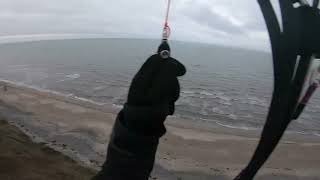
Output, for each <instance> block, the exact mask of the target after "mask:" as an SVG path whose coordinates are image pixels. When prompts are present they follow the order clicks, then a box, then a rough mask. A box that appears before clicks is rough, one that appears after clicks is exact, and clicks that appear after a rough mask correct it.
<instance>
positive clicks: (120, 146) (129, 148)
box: [92, 111, 159, 180]
mask: <svg viewBox="0 0 320 180" xmlns="http://www.w3.org/2000/svg"><path fill="white" fill-rule="evenodd" d="M123 118H124V113H123V111H121V112H120V113H119V115H118V118H117V120H116V123H115V125H114V128H113V133H112V135H111V140H110V143H109V146H108V151H107V159H106V161H105V163H104V165H103V167H102V170H101V171H100V172H99V173H98V174H97V175H96V176H95V177H94V178H92V180H129V179H132V180H133V179H134V180H147V179H148V177H149V175H150V173H151V171H152V168H153V164H154V159H155V154H156V150H157V146H158V142H159V141H158V138H157V137H150V136H141V135H138V134H135V133H133V132H131V131H130V130H129V129H127V128H126V127H125V126H124V125H123V124H122V123H121V122H122V121H123Z"/></svg>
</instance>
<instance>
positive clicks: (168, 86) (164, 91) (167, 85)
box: [148, 61, 185, 104]
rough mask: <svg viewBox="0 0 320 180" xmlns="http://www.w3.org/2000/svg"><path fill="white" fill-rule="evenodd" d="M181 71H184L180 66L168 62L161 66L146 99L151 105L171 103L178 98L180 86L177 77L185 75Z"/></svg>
mask: <svg viewBox="0 0 320 180" xmlns="http://www.w3.org/2000/svg"><path fill="white" fill-rule="evenodd" d="M176 62H177V61H176ZM182 71H185V68H184V66H183V65H181V66H180V65H179V64H176V63H172V62H170V61H165V62H164V63H163V64H162V66H161V69H160V70H159V73H158V74H157V76H156V77H155V78H154V81H153V83H152V87H151V88H150V89H149V91H148V97H149V99H151V101H152V103H153V104H157V103H158V104H159V103H172V102H175V101H176V100H177V99H178V98H179V94H180V85H179V81H178V79H177V76H178V75H182V74H184V73H185V72H182Z"/></svg>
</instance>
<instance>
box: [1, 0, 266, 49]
mask: <svg viewBox="0 0 320 180" xmlns="http://www.w3.org/2000/svg"><path fill="white" fill-rule="evenodd" d="M165 6H166V0H0V36H1V37H2V38H5V37H11V38H12V36H16V35H19V36H18V37H25V36H26V35H28V36H30V35H32V36H34V35H38V36H41V37H44V36H57V35H59V34H91V35H97V36H105V37H135V38H153V39H156V38H160V36H161V30H162V24H163V19H164V14H165ZM170 25H171V28H172V36H171V38H172V39H175V40H181V41H196V42H205V43H215V44H217V43H218V44H225V45H236V46H243V47H248V48H255V49H270V47H269V46H270V45H269V40H268V34H267V30H266V27H265V24H264V20H263V17H262V13H261V11H260V9H259V6H258V3H257V1H256V0H219V1H217V0H172V9H171V14H170Z"/></svg>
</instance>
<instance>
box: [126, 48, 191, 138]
mask: <svg viewBox="0 0 320 180" xmlns="http://www.w3.org/2000/svg"><path fill="white" fill-rule="evenodd" d="M185 73H186V69H185V67H184V66H183V65H182V64H181V63H180V62H179V61H177V60H176V59H174V58H171V57H170V58H168V59H166V60H164V59H162V58H161V57H160V56H159V55H158V54H155V55H153V56H151V57H150V58H149V59H148V60H147V61H146V62H145V63H144V64H143V65H142V67H141V69H140V70H139V71H138V73H137V74H136V75H135V77H134V78H133V80H132V83H131V86H130V90H129V94H128V102H127V104H126V105H125V118H124V121H123V123H124V125H125V126H127V127H128V128H129V129H130V130H132V131H135V132H136V133H138V134H141V135H149V136H162V135H163V134H164V132H165V129H164V125H163V122H164V121H165V119H166V117H167V116H168V115H173V113H174V109H175V108H174V106H175V105H174V104H175V102H176V101H177V100H178V98H179V94H180V85H179V81H178V78H177V77H178V76H182V75H184V74H185Z"/></svg>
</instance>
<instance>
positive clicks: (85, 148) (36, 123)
mask: <svg viewBox="0 0 320 180" xmlns="http://www.w3.org/2000/svg"><path fill="white" fill-rule="evenodd" d="M3 85H6V87H7V89H6V91H4V88H1V89H0V116H2V117H3V118H5V119H6V120H7V121H8V122H10V123H11V124H14V125H15V126H16V127H18V128H19V129H20V130H21V131H22V132H23V133H25V134H26V135H28V136H29V137H31V139H32V140H33V141H34V142H36V143H44V145H45V146H47V147H49V148H52V149H54V150H56V151H59V152H61V153H63V154H64V155H67V156H68V157H70V158H72V159H74V160H75V161H76V162H78V163H81V164H82V165H84V166H87V167H90V168H94V169H99V166H100V165H101V164H102V163H103V161H104V158H105V152H106V145H107V143H108V140H109V135H110V133H111V128H112V125H113V123H114V119H115V117H116V114H117V112H118V111H119V108H116V107H114V106H112V105H98V104H94V103H91V102H87V101H83V100H79V99H75V98H73V97H66V96H62V95H59V94H54V93H50V92H41V91H38V90H35V89H32V88H27V87H22V86H17V85H13V84H8V83H3V82H2V83H0V87H1V86H2V87H3ZM167 127H168V133H167V135H166V136H165V137H163V138H162V139H161V144H160V147H159V151H158V153H157V160H156V166H155V170H154V172H153V175H152V178H157V179H160V180H161V179H163V180H171V179H172V180H177V179H179V178H180V179H182V180H195V179H199V180H207V179H221V180H224V179H227V180H230V179H232V177H233V176H235V175H236V174H237V173H238V172H239V171H240V170H241V169H242V168H243V167H244V166H245V165H246V163H247V162H248V161H249V159H250V158H251V155H252V153H253V151H254V149H255V147H256V145H257V142H258V137H259V133H260V132H257V131H245V130H236V129H229V128H223V127H220V126H216V125H215V124H213V123H204V122H201V123H199V122H196V121H188V120H182V119H177V118H170V119H169V120H168V123H167ZM33 145H34V146H38V145H37V144H33ZM30 146H32V145H30ZM4 147H6V146H4ZM53 152H54V151H53ZM319 152H320V138H319V137H314V136H302V135H293V134H287V135H286V136H285V138H284V139H283V141H282V143H281V144H280V146H279V147H278V149H277V150H276V151H275V153H274V154H273V155H272V158H271V159H270V160H269V161H268V163H267V164H266V165H265V166H264V168H263V169H262V171H261V172H260V173H259V176H258V177H257V178H256V179H258V180H266V179H274V180H278V179H279V180H280V179H281V180H286V179H288V180H289V179H290V180H300V179H304V180H318V179H320V156H319ZM61 156H62V155H61ZM17 158H18V157H17ZM56 160H57V161H60V162H61V163H63V162H64V159H59V158H57V159H56ZM37 161H40V162H39V163H41V161H42V160H37ZM52 171H55V169H54V168H53V169H52ZM81 171H82V170H81ZM85 171H87V170H86V169H83V171H82V172H83V173H84V172H85ZM1 174H2V173H1V171H0V177H1ZM0 179H1V178H0Z"/></svg>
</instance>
